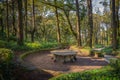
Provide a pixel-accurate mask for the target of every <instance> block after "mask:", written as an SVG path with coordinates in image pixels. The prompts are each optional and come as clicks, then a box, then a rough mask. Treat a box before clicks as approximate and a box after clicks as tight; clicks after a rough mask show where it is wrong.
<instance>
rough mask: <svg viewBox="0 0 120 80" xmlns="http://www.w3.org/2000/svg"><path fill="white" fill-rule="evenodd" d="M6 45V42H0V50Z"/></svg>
mask: <svg viewBox="0 0 120 80" xmlns="http://www.w3.org/2000/svg"><path fill="white" fill-rule="evenodd" d="M6 45H7V42H6V41H2V40H0V48H5V47H6Z"/></svg>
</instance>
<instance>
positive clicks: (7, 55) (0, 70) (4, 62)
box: [0, 48, 14, 80]
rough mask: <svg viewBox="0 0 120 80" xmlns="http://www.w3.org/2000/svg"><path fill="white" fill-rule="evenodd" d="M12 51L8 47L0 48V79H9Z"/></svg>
mask: <svg viewBox="0 0 120 80" xmlns="http://www.w3.org/2000/svg"><path fill="white" fill-rule="evenodd" d="M13 57H14V55H13V52H12V51H11V50H9V49H5V48H0V80H2V79H3V80H11V67H12V65H13V64H12V60H13Z"/></svg>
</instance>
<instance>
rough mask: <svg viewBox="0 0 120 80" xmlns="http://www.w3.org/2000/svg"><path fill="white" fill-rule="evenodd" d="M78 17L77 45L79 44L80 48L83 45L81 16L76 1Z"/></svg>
mask: <svg viewBox="0 0 120 80" xmlns="http://www.w3.org/2000/svg"><path fill="white" fill-rule="evenodd" d="M76 16H77V44H78V46H82V44H81V27H80V15H79V3H78V0H76Z"/></svg>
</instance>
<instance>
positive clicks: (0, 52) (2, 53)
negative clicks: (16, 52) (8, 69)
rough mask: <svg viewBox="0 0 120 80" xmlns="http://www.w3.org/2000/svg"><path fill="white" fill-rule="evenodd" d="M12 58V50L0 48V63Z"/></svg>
mask: <svg viewBox="0 0 120 80" xmlns="http://www.w3.org/2000/svg"><path fill="white" fill-rule="evenodd" d="M12 59H13V52H12V51H11V50H9V49H5V48H0V63H3V62H10V61H11V60H12Z"/></svg>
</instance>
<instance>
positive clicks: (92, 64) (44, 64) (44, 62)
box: [24, 51, 107, 72]
mask: <svg viewBox="0 0 120 80" xmlns="http://www.w3.org/2000/svg"><path fill="white" fill-rule="evenodd" d="M52 56H53V55H52V54H51V53H50V51H41V52H39V53H35V54H30V55H28V56H27V57H26V58H25V59H24V61H25V63H26V64H30V65H31V66H33V67H35V68H38V69H44V70H50V71H57V72H80V71H83V70H90V69H96V68H101V67H102V66H106V65H107V62H105V61H104V59H103V58H99V59H93V58H91V57H81V56H77V61H76V62H73V63H66V64H62V63H55V62H54V61H53V60H52V59H51V58H52Z"/></svg>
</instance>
